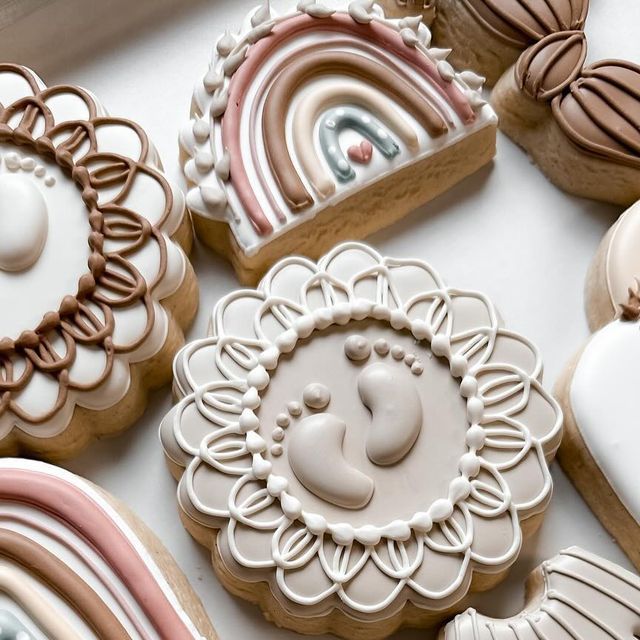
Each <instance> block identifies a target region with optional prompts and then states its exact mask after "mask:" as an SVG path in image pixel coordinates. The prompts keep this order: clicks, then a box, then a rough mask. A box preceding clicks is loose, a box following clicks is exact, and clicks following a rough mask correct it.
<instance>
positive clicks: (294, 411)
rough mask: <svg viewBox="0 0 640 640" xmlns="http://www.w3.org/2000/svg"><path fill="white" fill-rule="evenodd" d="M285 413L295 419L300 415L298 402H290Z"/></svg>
mask: <svg viewBox="0 0 640 640" xmlns="http://www.w3.org/2000/svg"><path fill="white" fill-rule="evenodd" d="M287 411H288V412H289V413H290V414H291V415H292V416H293V417H294V418H295V417H297V416H299V415H300V414H301V413H302V405H301V404H300V403H299V402H290V403H289V404H288V405H287Z"/></svg>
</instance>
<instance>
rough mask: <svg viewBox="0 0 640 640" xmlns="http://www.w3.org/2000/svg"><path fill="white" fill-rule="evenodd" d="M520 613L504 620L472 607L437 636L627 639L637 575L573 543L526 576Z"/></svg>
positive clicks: (634, 623) (633, 631)
mask: <svg viewBox="0 0 640 640" xmlns="http://www.w3.org/2000/svg"><path fill="white" fill-rule="evenodd" d="M527 586H528V589H527V602H526V606H525V609H524V610H523V611H522V613H520V614H517V615H515V616H513V617H512V618H508V619H505V620H495V619H493V618H488V617H486V616H483V615H481V614H479V613H477V612H476V611H474V610H473V609H470V610H469V611H467V612H466V613H464V614H461V615H459V616H458V617H457V618H456V619H455V620H453V621H452V622H450V623H449V624H448V625H447V626H446V627H445V628H444V629H443V630H442V632H441V634H440V636H439V640H540V639H541V638H549V639H550V640H551V639H552V640H611V638H617V639H619V640H633V639H634V638H637V637H638V636H637V634H638V629H640V578H639V577H638V576H637V575H635V574H633V573H631V572H629V571H626V570H625V569H623V568H622V567H619V566H617V565H615V564H614V563H613V562H609V561H608V560H605V559H604V558H599V557H598V556H596V555H594V554H592V553H588V552H586V551H583V550H582V549H580V548H578V547H573V548H571V549H567V550H566V551H562V552H561V553H560V554H559V555H557V556H556V557H555V558H552V559H551V560H549V561H547V562H545V563H544V564H542V566H541V567H540V568H539V569H537V570H536V571H535V572H534V573H533V574H531V576H530V577H529V581H528V584H527Z"/></svg>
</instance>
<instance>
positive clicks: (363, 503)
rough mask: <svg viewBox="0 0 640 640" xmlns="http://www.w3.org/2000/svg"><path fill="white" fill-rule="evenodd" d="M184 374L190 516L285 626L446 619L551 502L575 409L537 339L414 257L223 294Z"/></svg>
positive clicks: (183, 451) (170, 425)
mask: <svg viewBox="0 0 640 640" xmlns="http://www.w3.org/2000/svg"><path fill="white" fill-rule="evenodd" d="M174 371H175V380H174V389H175V392H176V395H177V397H178V398H179V401H178V403H177V405H176V406H175V407H174V408H173V409H172V410H171V411H170V413H169V414H168V415H167V416H166V417H165V419H164V420H163V422H162V425H161V427H160V436H161V440H162V444H163V447H164V450H165V454H166V457H167V460H168V463H169V466H170V468H171V470H172V472H173V474H174V475H175V476H176V478H178V479H179V489H178V497H179V504H180V513H181V516H182V520H183V522H184V524H185V526H186V528H187V529H188V530H189V532H190V533H191V534H192V535H193V536H194V537H195V538H196V539H197V540H198V541H199V542H201V543H202V544H204V545H205V546H207V547H208V548H209V549H210V550H211V554H212V563H213V566H214V569H215V571H216V573H217V574H218V576H219V578H220V580H221V581H222V583H223V584H224V585H225V586H226V587H227V588H228V589H229V590H230V591H231V592H233V593H235V594H238V595H240V596H241V597H243V598H245V599H247V600H250V601H252V602H255V603H257V604H258V605H259V606H260V607H261V608H262V610H263V612H264V613H265V615H266V617H267V618H268V619H270V620H272V621H274V622H275V623H276V624H278V625H280V626H285V627H288V628H292V629H294V630H296V631H299V632H306V633H322V632H332V633H335V634H338V635H340V636H342V637H345V638H359V637H363V636H365V635H366V636H367V637H371V638H381V637H384V636H386V635H388V634H389V633H391V632H392V631H393V630H395V629H396V628H398V627H399V626H400V625H403V624H405V625H413V626H429V625H434V624H437V623H438V622H440V621H442V620H443V619H444V617H445V616H446V615H448V614H449V613H451V612H454V611H460V610H462V608H464V602H465V598H466V596H467V594H468V593H469V592H470V591H472V590H481V589H487V588H489V587H491V586H492V585H494V584H496V583H497V582H498V581H499V580H500V579H501V578H502V577H503V576H504V575H505V574H506V571H507V570H508V568H509V567H510V566H511V565H512V564H513V562H514V561H515V560H516V558H517V557H518V555H519V553H520V549H521V547H522V545H523V543H524V541H525V540H526V537H527V535H528V534H530V533H531V532H532V531H533V530H534V529H535V528H536V526H537V525H538V524H539V523H540V521H541V516H542V514H543V512H544V510H545V507H546V505H547V503H548V501H549V499H550V496H551V477H550V475H549V470H548V466H547V464H548V461H549V460H550V459H551V458H552V457H553V455H554V453H555V450H556V448H557V447H558V444H559V441H560V436H561V422H562V420H561V414H560V410H559V407H558V405H557V404H556V402H555V401H554V400H553V399H552V398H551V397H550V396H549V394H547V393H546V392H545V390H544V389H543V388H542V386H541V383H540V378H541V371H542V363H541V359H540V356H539V354H538V352H537V350H536V349H535V348H534V347H533V346H532V345H531V343H530V342H528V341H527V340H525V339H524V338H523V337H521V336H519V335H518V334H516V333H513V332H511V331H508V330H506V329H504V328H503V327H502V326H501V323H500V321H499V316H498V314H497V312H496V310H495V309H494V307H493V305H492V304H491V302H490V301H489V300H488V299H487V298H486V297H485V296H483V295H482V294H479V293H476V292H468V291H461V290H458V289H453V288H450V287H447V286H446V285H445V284H444V283H443V281H442V279H441V278H440V276H439V275H438V274H437V273H436V272H435V271H434V270H433V269H432V268H431V267H429V266H428V265H427V264H425V263H424V262H421V261H419V260H400V259H394V258H385V257H383V256H381V255H380V254H379V253H377V252H376V251H375V250H374V249H372V248H371V247H368V246H366V245H363V244H358V243H347V244H343V245H339V246H337V247H336V248H334V249H333V250H332V251H331V252H330V253H329V254H327V255H326V256H324V257H323V258H321V259H320V260H319V262H318V263H315V262H313V261H311V260H309V259H306V258H301V257H291V258H287V259H285V260H283V261H281V262H279V263H278V264H277V265H276V266H275V267H273V268H272V269H271V270H270V271H269V272H268V273H267V275H266V276H265V278H264V279H263V280H262V282H261V283H260V285H259V286H258V288H257V289H255V290H252V289H243V290H239V291H236V292H233V293H231V294H229V295H227V296H225V297H224V298H222V299H221V300H220V301H219V302H218V304H217V305H216V307H215V310H214V312H213V316H212V322H211V335H210V336H209V337H207V338H204V339H202V340H196V341H194V342H192V343H190V344H188V345H187V346H186V347H185V348H184V349H183V350H182V351H181V352H180V353H179V355H178V356H177V357H176V360H175V365H174ZM409 603H410V606H406V605H408V604H409Z"/></svg>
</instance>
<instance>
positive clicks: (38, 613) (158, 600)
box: [0, 458, 215, 640]
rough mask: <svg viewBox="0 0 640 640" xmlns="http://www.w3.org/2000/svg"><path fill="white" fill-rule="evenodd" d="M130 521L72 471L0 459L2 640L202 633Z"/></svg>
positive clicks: (178, 637) (182, 638)
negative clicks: (7, 639) (4, 639)
mask: <svg viewBox="0 0 640 640" xmlns="http://www.w3.org/2000/svg"><path fill="white" fill-rule="evenodd" d="M129 520H130V518H129V517H127V518H126V519H125V517H123V516H121V515H120V513H119V512H118V511H117V510H116V509H115V508H114V506H113V505H112V503H111V501H110V500H108V499H107V498H106V497H105V495H104V494H103V493H102V492H100V491H98V490H97V489H96V488H94V487H93V486H92V485H90V484H89V483H88V482H86V481H84V480H82V479H81V478H79V477H78V476H75V475H73V474H72V473H69V472H67V471H64V470H63V469H60V468H58V467H53V466H51V465H48V464H45V463H42V462H35V461H29V460H21V459H12V458H3V459H2V460H0V558H1V562H0V591H2V605H1V606H0V627H1V629H0V637H2V638H11V640H21V639H22V638H23V637H24V638H34V639H36V638H43V637H47V638H54V639H55V640H80V639H82V640H91V639H96V640H98V639H100V640H110V639H113V640H125V639H126V640H169V638H171V640H187V639H190V640H203V639H204V637H205V636H204V635H203V634H202V633H201V632H200V631H199V630H198V628H197V627H196V625H195V624H194V622H193V621H192V620H191V618H190V617H189V615H188V614H187V612H186V611H185V609H184V608H183V606H182V604H181V602H180V600H179V598H178V596H177V595H176V593H175V592H174V591H173V588H172V587H171V585H170V584H169V582H168V579H167V578H166V577H165V573H164V572H163V570H161V569H160V567H159V566H158V565H157V564H156V560H154V558H156V559H158V558H160V557H161V556H162V554H166V553H167V552H166V551H164V550H160V549H159V548H158V543H157V541H156V542H155V543H154V544H155V547H154V548H153V553H152V551H150V550H149V549H148V547H147V546H146V545H151V544H152V543H151V541H150V537H149V535H145V542H144V543H143V542H142V540H141V539H140V537H139V536H138V534H137V533H136V532H135V531H134V529H133V528H132V526H131V525H130V524H129V522H128V521H129ZM165 564H166V563H165ZM191 597H193V598H195V596H193V594H191ZM196 602H197V601H196ZM198 605H199V603H198ZM195 610H196V609H195V607H192V608H191V611H195ZM199 624H200V625H201V626H202V628H203V632H206V634H207V636H206V637H207V638H214V637H215V634H214V632H213V629H212V628H211V626H210V624H209V623H208V622H207V623H206V625H204V623H202V622H199ZM21 633H22V634H25V633H26V634H27V635H26V636H25V635H21Z"/></svg>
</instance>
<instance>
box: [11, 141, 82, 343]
mask: <svg viewBox="0 0 640 640" xmlns="http://www.w3.org/2000/svg"><path fill="white" fill-rule="evenodd" d="M88 218H89V216H88V211H87V208H86V205H85V204H84V202H83V201H82V197H81V194H80V191H79V190H78V187H77V186H76V185H75V183H74V182H73V181H72V180H71V179H70V178H69V177H68V176H67V175H66V174H65V173H63V171H62V170H61V168H60V167H59V166H58V165H57V164H56V163H55V162H53V161H51V160H49V159H47V158H44V157H42V156H39V155H38V154H37V153H35V152H34V150H33V149H31V148H29V147H18V146H16V145H13V144H11V143H7V142H1V143H0V308H2V316H1V317H0V337H9V338H13V339H15V338H17V337H18V336H19V335H20V334H21V333H22V332H23V331H25V330H27V329H34V328H35V327H36V326H37V325H38V324H39V323H40V321H41V320H42V317H43V316H44V314H45V313H47V312H48V311H56V310H57V309H58V308H59V306H60V302H61V301H62V299H63V297H64V296H66V295H75V294H76V292H77V289H78V279H79V278H80V276H81V275H82V274H84V273H86V272H87V270H88V267H87V260H88V258H89V253H90V249H89V245H88V243H87V239H88V237H89V233H90V226H89V220H88Z"/></svg>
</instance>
